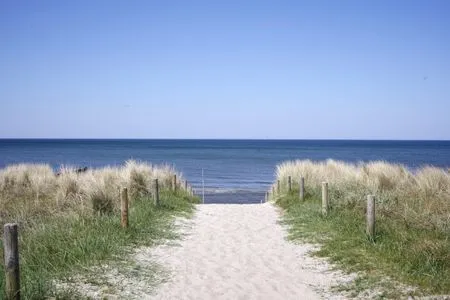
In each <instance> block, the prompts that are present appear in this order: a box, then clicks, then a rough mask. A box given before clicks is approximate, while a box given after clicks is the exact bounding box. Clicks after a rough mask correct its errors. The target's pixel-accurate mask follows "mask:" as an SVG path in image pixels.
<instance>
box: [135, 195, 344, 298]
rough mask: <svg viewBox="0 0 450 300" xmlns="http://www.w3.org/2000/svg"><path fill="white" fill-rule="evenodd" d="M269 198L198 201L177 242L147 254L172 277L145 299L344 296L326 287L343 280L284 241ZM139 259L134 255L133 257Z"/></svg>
mask: <svg viewBox="0 0 450 300" xmlns="http://www.w3.org/2000/svg"><path fill="white" fill-rule="evenodd" d="M278 220H279V216H278V213H277V211H276V208H275V207H273V206H272V205H271V204H251V205H234V204H210V205H199V206H198V207H197V212H196V215H195V217H194V218H193V219H192V220H190V221H187V223H186V224H184V225H183V229H182V230H183V231H184V232H185V233H186V236H185V238H184V239H183V240H182V241H181V242H180V246H173V245H172V246H169V245H164V246H159V247H156V248H153V249H151V250H150V251H151V252H150V253H141V254H140V255H151V259H152V260H156V261H157V262H158V263H161V264H162V265H163V266H165V267H168V268H169V269H170V270H171V272H172V277H171V278H170V280H169V281H168V282H166V283H163V284H162V285H160V286H159V287H158V288H157V290H156V292H155V293H156V294H155V295H153V296H149V295H147V296H144V297H142V298H145V299H344V297H343V296H339V295H332V294H330V292H329V288H330V286H332V285H335V284H337V283H339V282H340V281H342V280H348V276H343V275H342V274H340V273H337V272H335V271H329V267H328V265H327V264H326V263H325V262H324V261H322V260H318V259H316V258H311V257H310V256H308V254H307V252H308V251H310V250H311V248H312V247H311V245H295V244H293V243H290V242H288V241H286V239H285V236H286V233H285V230H284V229H283V228H282V226H280V225H279V224H278V223H277V221H278ZM138 259H139V258H138Z"/></svg>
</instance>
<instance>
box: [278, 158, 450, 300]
mask: <svg viewBox="0 0 450 300" xmlns="http://www.w3.org/2000/svg"><path fill="white" fill-rule="evenodd" d="M288 176H291V178H292V182H293V191H292V192H291V193H287V188H286V187H287V181H288ZM276 177H277V180H279V181H280V183H281V191H282V192H281V193H280V194H278V195H274V197H273V200H274V201H275V202H276V203H277V204H279V205H280V206H282V207H283V208H285V209H286V210H287V214H286V216H285V218H286V221H287V223H288V224H290V225H291V227H290V232H291V237H292V238H294V239H295V238H305V237H306V238H307V239H311V240H313V241H315V242H319V243H322V246H323V247H322V250H320V251H319V253H320V254H322V255H325V256H328V257H330V258H331V259H332V260H333V261H335V262H337V263H340V264H342V265H343V266H344V267H347V268H349V269H350V270H352V271H361V270H364V271H368V274H372V275H373V274H375V273H376V274H379V273H380V274H385V275H386V274H387V275H389V276H391V277H393V278H395V279H397V280H399V281H402V282H405V283H407V284H411V285H413V286H418V287H419V288H420V290H421V291H422V292H424V293H427V292H430V293H446V294H450V174H449V172H448V170H444V169H440V168H435V167H431V166H425V167H422V168H420V169H417V170H414V171H411V170H409V169H408V168H406V167H405V166H403V165H400V164H391V163H387V162H384V161H376V162H368V163H359V164H351V163H345V162H341V161H334V160H327V161H318V162H313V161H310V160H297V161H290V162H284V163H282V164H280V165H278V166H277V170H276ZM301 177H304V178H305V191H306V201H299V198H298V186H299V185H298V182H299V179H300V178H301ZM322 182H328V186H329V195H330V202H331V207H332V209H331V212H330V214H329V215H328V216H327V217H326V218H323V217H322V216H321V214H320V195H321V186H322ZM274 187H276V183H274ZM369 194H373V195H375V197H376V219H377V226H376V235H375V241H374V242H373V241H371V240H370V239H367V238H366V236H365V233H364V229H365V227H364V226H365V219H364V216H365V209H366V199H367V195H369ZM369 277H370V276H369ZM372 280H373V278H372ZM373 281H378V280H373ZM395 297H396V296H394V298H395Z"/></svg>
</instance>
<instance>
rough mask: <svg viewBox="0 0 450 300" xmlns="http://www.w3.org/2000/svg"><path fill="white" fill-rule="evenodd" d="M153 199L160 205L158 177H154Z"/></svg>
mask: <svg viewBox="0 0 450 300" xmlns="http://www.w3.org/2000/svg"><path fill="white" fill-rule="evenodd" d="M153 201H154V203H155V205H156V206H158V205H159V185H158V179H157V178H156V179H153Z"/></svg>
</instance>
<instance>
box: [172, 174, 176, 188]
mask: <svg viewBox="0 0 450 300" xmlns="http://www.w3.org/2000/svg"><path fill="white" fill-rule="evenodd" d="M172 190H173V191H176V190H177V174H174V175H173V179H172Z"/></svg>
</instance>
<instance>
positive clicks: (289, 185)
mask: <svg viewBox="0 0 450 300" xmlns="http://www.w3.org/2000/svg"><path fill="white" fill-rule="evenodd" d="M291 191H292V178H291V176H289V177H288V192H289V193H290V192H291Z"/></svg>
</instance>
